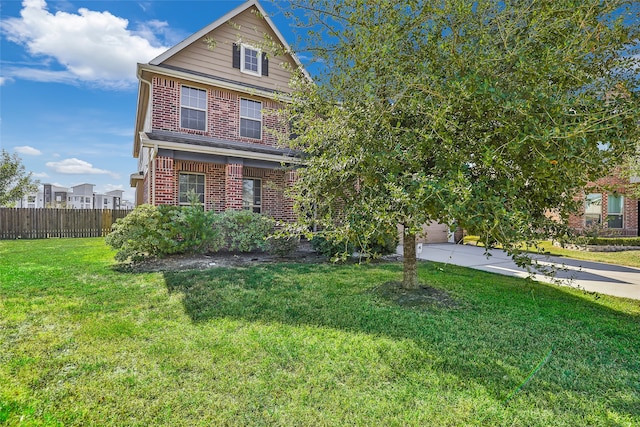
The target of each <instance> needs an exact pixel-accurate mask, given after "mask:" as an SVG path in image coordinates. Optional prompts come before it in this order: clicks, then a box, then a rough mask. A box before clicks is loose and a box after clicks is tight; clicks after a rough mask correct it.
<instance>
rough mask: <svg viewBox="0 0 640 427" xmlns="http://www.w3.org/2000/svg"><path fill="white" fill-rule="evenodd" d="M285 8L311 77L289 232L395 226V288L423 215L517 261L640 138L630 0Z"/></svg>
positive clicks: (407, 278)
mask: <svg viewBox="0 0 640 427" xmlns="http://www.w3.org/2000/svg"><path fill="white" fill-rule="evenodd" d="M291 3H292V4H291V5H290V7H291V8H292V9H291V10H292V11H293V12H294V13H293V14H292V16H301V15H304V18H302V19H300V18H298V19H299V20H298V27H299V28H302V29H304V40H303V43H302V45H301V46H302V48H304V49H305V50H306V51H307V52H310V53H312V54H313V55H314V57H315V59H316V60H317V63H318V64H320V65H319V66H320V67H321V71H320V72H318V73H317V74H316V77H315V82H309V81H308V80H307V79H305V78H303V77H300V78H298V79H294V82H293V86H294V88H295V93H294V96H293V102H292V104H291V108H290V110H289V113H290V114H291V116H292V117H291V120H292V123H293V126H294V133H295V134H297V137H296V138H294V139H293V140H292V141H291V143H292V144H293V146H294V147H295V148H300V149H303V150H304V151H305V152H306V153H307V158H306V166H305V167H304V168H302V169H300V171H299V179H298V181H297V188H296V192H295V205H296V208H297V209H298V212H299V214H300V216H299V218H300V222H301V224H300V225H301V226H303V227H305V229H306V228H308V227H312V226H319V227H321V229H322V230H324V232H325V233H327V234H329V235H333V236H334V237H336V238H351V239H355V238H362V240H365V241H366V240H367V237H368V236H373V235H375V234H376V233H378V232H379V231H380V230H381V229H386V230H394V229H395V228H396V226H397V224H401V225H402V227H403V233H404V279H403V286H404V287H405V288H415V287H417V286H418V285H419V283H418V278H417V273H416V254H415V239H416V234H417V233H419V232H420V230H421V226H422V224H425V223H427V222H429V221H439V222H441V223H446V224H449V225H451V226H452V227H453V226H455V225H458V226H461V227H464V228H465V229H467V230H470V231H471V232H473V233H478V234H479V235H480V236H482V238H483V240H484V243H485V244H487V246H493V245H495V244H497V243H499V244H501V245H502V246H503V247H504V248H505V249H507V250H508V251H509V252H510V253H512V254H514V256H515V259H516V260H517V261H518V262H521V263H523V264H526V263H527V258H519V257H518V256H516V254H517V245H518V244H519V243H520V242H523V241H524V242H534V241H537V240H538V239H540V238H543V237H544V238H548V237H557V236H561V235H564V234H565V233H566V232H567V230H566V227H565V226H564V225H563V223H562V222H557V221H553V220H552V219H550V215H549V214H550V213H551V212H553V213H554V215H555V216H557V217H559V218H561V219H562V220H566V219H567V218H568V215H569V214H570V213H571V212H575V211H576V209H577V208H578V203H577V202H576V201H575V200H574V196H575V195H576V193H577V192H578V191H580V189H581V188H582V187H583V186H584V185H585V184H586V183H587V182H588V181H592V180H595V179H596V178H598V177H600V176H602V175H604V174H606V173H607V171H608V170H610V168H611V165H613V164H615V163H616V162H618V161H619V160H620V158H621V156H622V155H623V154H624V153H625V152H627V151H628V150H629V148H630V146H631V144H632V142H633V141H634V140H637V138H638V120H639V112H638V105H639V101H638V84H639V79H638V75H637V74H636V72H637V70H638V56H637V53H638V51H637V46H638V34H639V31H640V25H639V23H640V20H639V17H638V9H637V7H636V8H635V10H634V5H633V4H632V3H633V2H625V1H616V0H612V1H601V0H574V1H570V0H562V1H559V0H553V1H551V0H548V1H546V0H537V1H536V0H506V1H505V0H479V1H475V2H470V1H468V0H444V1H439V2H433V1H426V0H375V1H374V0H371V1H369V0H338V1H334V0H300V1H293V2H291ZM626 6H631V7H630V8H627V7H626ZM636 6H637V5H636ZM296 8H297V11H296ZM301 12H304V13H301ZM634 49H635V50H634ZM634 55H635V56H634ZM634 67H635V68H634ZM634 70H635V71H634Z"/></svg>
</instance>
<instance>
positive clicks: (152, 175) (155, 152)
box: [149, 144, 158, 206]
mask: <svg viewBox="0 0 640 427" xmlns="http://www.w3.org/2000/svg"><path fill="white" fill-rule="evenodd" d="M157 155H158V144H155V145H154V146H153V148H152V151H151V157H150V158H149V163H150V164H151V165H153V167H151V168H150V170H149V175H150V176H149V189H150V190H151V191H150V193H149V198H150V199H151V205H152V206H155V205H156V186H155V185H151V181H152V180H153V182H154V183H155V180H156V176H155V175H156V160H157V159H156V156H157ZM151 165H150V166H151Z"/></svg>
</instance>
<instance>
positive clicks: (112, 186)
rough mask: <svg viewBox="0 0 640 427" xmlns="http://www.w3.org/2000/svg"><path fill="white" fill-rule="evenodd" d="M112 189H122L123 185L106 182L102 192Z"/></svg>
mask: <svg viewBox="0 0 640 427" xmlns="http://www.w3.org/2000/svg"><path fill="white" fill-rule="evenodd" d="M113 190H124V185H122V184H118V185H115V184H106V185H105V186H104V192H105V193H108V192H109V191H113Z"/></svg>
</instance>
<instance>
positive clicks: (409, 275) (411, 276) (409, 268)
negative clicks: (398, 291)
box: [402, 229, 419, 289]
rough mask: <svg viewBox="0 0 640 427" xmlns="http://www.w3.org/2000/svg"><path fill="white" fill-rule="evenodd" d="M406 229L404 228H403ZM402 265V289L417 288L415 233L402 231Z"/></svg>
mask: <svg viewBox="0 0 640 427" xmlns="http://www.w3.org/2000/svg"><path fill="white" fill-rule="evenodd" d="M405 230H406V229H405ZM402 250H403V256H404V261H403V267H404V276H403V278H402V288H403V289H418V287H419V284H418V269H417V265H416V235H415V233H407V232H406V231H405V232H404V237H403V243H402Z"/></svg>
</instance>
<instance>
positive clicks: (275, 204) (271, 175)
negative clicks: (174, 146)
mask: <svg viewBox="0 0 640 427" xmlns="http://www.w3.org/2000/svg"><path fill="white" fill-rule="evenodd" d="M180 172H189V173H201V174H204V175H205V209H206V210H212V209H213V210H215V211H216V212H222V211H224V210H227V209H242V179H243V178H244V177H247V178H259V179H260V180H261V182H262V213H264V214H266V215H269V216H272V217H273V218H275V219H277V220H280V221H287V222H291V221H293V220H294V219H295V218H294V213H293V201H292V200H291V199H289V198H288V197H286V196H285V188H286V186H288V185H291V184H292V183H293V182H294V181H295V179H296V173H295V171H284V170H281V169H263V168H252V167H243V165H241V164H228V165H223V164H215V163H203V162H194V161H185V160H175V161H174V160H173V159H171V158H167V157H158V158H157V159H156V160H155V176H156V178H157V179H158V181H157V182H156V183H155V189H156V199H155V204H156V205H161V204H165V205H177V204H178V179H179V175H180Z"/></svg>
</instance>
